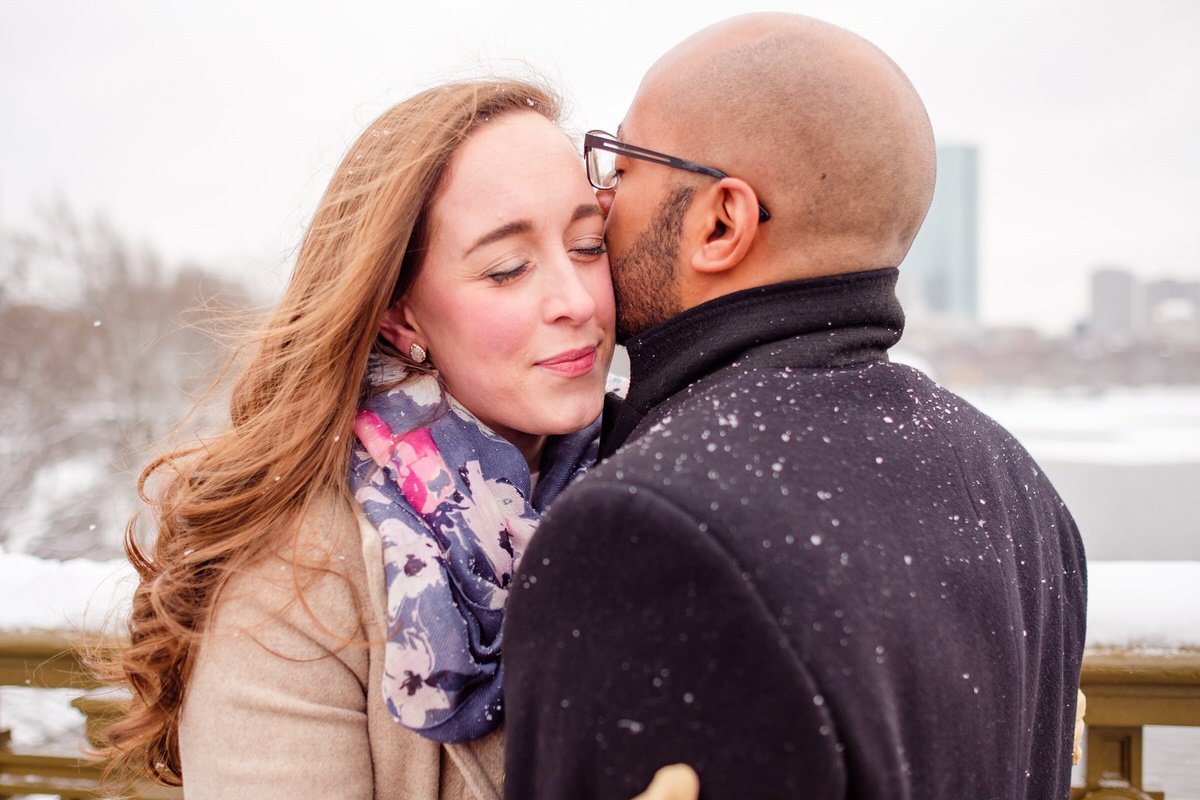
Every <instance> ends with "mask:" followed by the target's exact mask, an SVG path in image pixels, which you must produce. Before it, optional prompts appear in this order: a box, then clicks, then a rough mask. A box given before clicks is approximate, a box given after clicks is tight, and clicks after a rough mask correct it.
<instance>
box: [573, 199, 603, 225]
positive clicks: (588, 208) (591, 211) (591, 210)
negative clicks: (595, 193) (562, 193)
mask: <svg viewBox="0 0 1200 800" xmlns="http://www.w3.org/2000/svg"><path fill="white" fill-rule="evenodd" d="M603 216H604V212H603V211H601V210H600V206H599V204H597V203H580V204H579V205H578V206H576V207H575V213H574V214H572V215H571V222H579V220H581V219H587V218H588V217H603Z"/></svg>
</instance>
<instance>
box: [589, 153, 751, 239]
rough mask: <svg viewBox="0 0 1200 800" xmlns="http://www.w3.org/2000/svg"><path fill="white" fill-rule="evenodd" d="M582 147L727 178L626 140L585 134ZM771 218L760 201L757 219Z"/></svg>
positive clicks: (719, 172) (703, 167) (705, 167)
mask: <svg viewBox="0 0 1200 800" xmlns="http://www.w3.org/2000/svg"><path fill="white" fill-rule="evenodd" d="M584 147H585V148H586V147H591V148H595V149H597V150H607V151H608V152H610V153H616V154H617V155H628V156H632V157H634V158H638V159H641V160H642V161H650V162H653V163H655V164H664V165H666V166H668V167H675V168H676V169H683V170H687V171H688V172H698V173H700V174H701V175H709V176H711V177H713V178H717V179H718V180H721V179H724V178H728V177H729V174H728V173H726V172H722V171H721V170H719V169H716V168H715V167H708V166H705V165H704V164H698V163H696V162H695V161H688V160H687V159H686V158H676V157H675V156H669V155H667V154H666V153H659V152H657V151H655V150H647V149H646V148H645V147H638V146H637V145H636V144H628V143H627V142H618V141H615V140H613V139H605V138H604V137H603V136H596V135H594V134H590V133H589V134H587V135H586V136H585V137H584ZM770 218H771V212H770V211H767V208H766V206H764V205H763V204H762V203H759V204H758V221H759V222H766V221H767V220H769V219H770Z"/></svg>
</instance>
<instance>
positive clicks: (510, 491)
mask: <svg viewBox="0 0 1200 800" xmlns="http://www.w3.org/2000/svg"><path fill="white" fill-rule="evenodd" d="M599 425H600V422H599V420H597V421H596V422H595V423H593V424H592V425H590V426H589V427H587V428H585V429H583V430H581V431H577V432H576V433H572V434H568V435H566V436H552V437H550V438H549V440H548V441H547V443H546V449H545V451H544V453H543V456H542V461H541V469H540V471H539V480H538V482H537V488H536V490H534V491H532V492H531V491H530V484H531V483H532V480H531V477H530V473H529V467H528V466H527V464H526V462H525V458H524V457H523V456H522V455H521V453H520V452H519V451H518V450H517V448H516V447H514V446H513V445H512V444H510V443H509V442H508V441H506V440H505V439H502V438H501V437H499V436H498V435H496V434H495V433H493V432H492V431H491V430H490V429H489V428H487V427H486V426H485V425H483V424H482V423H481V422H479V420H478V419H476V418H475V417H474V416H473V415H472V414H471V413H470V412H469V411H467V410H466V409H465V408H463V407H462V406H461V405H459V404H458V403H457V402H455V401H454V400H453V398H448V397H446V396H445V394H444V392H443V391H442V389H441V387H440V386H439V384H438V382H437V379H436V378H433V377H430V376H413V377H411V378H409V379H408V380H406V381H405V382H404V383H403V384H401V385H400V386H398V387H396V388H394V389H391V390H389V391H386V392H383V393H381V394H378V395H376V396H374V397H373V398H371V399H370V400H369V401H368V402H367V404H366V405H365V406H364V407H363V408H362V409H361V410H360V411H359V413H358V417H357V418H356V421H355V433H356V435H357V438H358V441H357V442H356V446H355V448H354V452H353V456H352V459H351V470H350V472H351V474H350V487H351V490H352V491H353V492H354V496H355V498H356V499H357V500H358V502H359V504H360V505H361V506H362V509H363V511H364V513H365V514H366V516H367V519H369V520H370V521H371V523H372V524H373V525H374V526H375V528H376V529H377V530H378V531H379V534H380V536H381V537H382V538H383V554H384V571H385V572H384V574H385V579H386V585H387V610H388V631H387V643H386V646H385V659H384V660H385V664H384V679H383V682H384V685H383V693H384V700H385V701H386V703H387V706H388V708H389V710H390V711H391V713H392V715H393V716H394V717H395V718H396V720H397V721H399V722H400V723H401V724H403V725H405V726H406V727H408V728H411V729H412V730H414V731H416V732H417V733H420V734H421V735H423V736H426V737H428V738H430V739H433V740H436V741H439V742H463V741H468V740H470V739H476V738H479V737H481V736H483V735H485V734H487V733H489V732H490V731H492V730H494V729H495V728H496V727H498V726H499V725H500V723H501V721H502V720H503V709H502V689H503V674H504V670H503V665H502V662H501V658H500V656H501V650H502V649H503V642H502V638H503V637H502V635H501V623H502V622H503V619H504V606H505V603H506V601H507V599H508V587H509V583H510V581H511V580H512V576H513V575H514V574H516V569H517V564H518V562H519V561H520V558H521V554H522V553H523V552H524V550H525V548H526V546H527V545H528V543H529V538H530V537H531V536H532V535H533V531H534V528H535V527H536V526H537V523H538V520H539V518H540V515H541V513H542V512H543V511H544V510H545V508H546V506H547V505H548V504H549V503H550V502H551V501H552V500H553V499H554V498H555V497H557V496H558V493H559V492H561V491H562V490H563V489H564V488H565V487H566V486H567V484H568V483H570V482H571V481H573V480H575V479H576V478H578V477H579V476H580V475H582V474H583V473H584V472H585V471H586V470H587V469H588V467H590V466H591V465H592V464H593V463H595V460H596V453H597V450H598V437H599Z"/></svg>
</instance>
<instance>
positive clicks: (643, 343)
mask: <svg viewBox="0 0 1200 800" xmlns="http://www.w3.org/2000/svg"><path fill="white" fill-rule="evenodd" d="M898 276H899V270H897V269H896V268H894V267H889V268H885V269H876V270H870V271H867V272H854V273H850V274H846V275H831V276H827V277H821V278H810V279H807V280H797V281H787V282H784V283H776V284H771V285H769V286H760V287H756V288H753V289H746V290H744V291H740V292H735V293H733V294H729V295H725V296H724V297H718V298H716V299H715V300H710V301H708V302H707V303H703V304H701V305H698V306H696V307H695V308H691V309H688V310H687V311H684V312H683V313H682V314H678V315H676V316H674V317H672V318H671V319H669V320H667V321H666V322H663V323H661V324H659V325H656V326H655V327H653V328H651V329H649V330H647V331H644V332H643V333H641V334H639V335H638V336H635V337H633V338H632V339H630V340H629V341H627V342H626V343H625V347H626V349H627V350H628V351H629V367H630V386H629V395H628V398H627V400H626V401H625V403H626V404H627V406H628V407H626V408H625V409H623V410H622V415H623V417H624V419H623V420H620V421H618V420H615V419H614V420H613V423H612V424H611V425H610V423H609V420H608V419H606V420H605V423H606V424H605V432H604V436H603V437H602V438H603V439H604V443H603V445H602V446H601V455H602V456H605V455H608V454H610V453H611V452H612V451H613V450H615V449H616V447H617V446H619V445H620V444H621V443H622V442H623V440H624V436H627V435H628V434H629V433H630V432H631V431H632V430H633V427H635V426H636V420H637V419H640V418H641V417H642V416H644V415H645V414H647V413H648V412H649V411H650V410H651V409H652V408H654V407H655V406H657V405H658V404H660V403H662V402H663V401H664V400H666V399H667V398H669V397H671V396H672V395H674V394H676V393H677V392H679V391H681V390H682V389H684V388H686V387H687V386H688V385H689V384H692V383H695V382H696V381H697V380H699V379H701V378H703V377H704V376H706V375H709V374H711V373H713V372H715V371H716V370H718V369H720V368H722V367H725V366H727V365H729V364H732V363H734V362H735V361H736V362H738V363H740V364H742V365H746V364H747V363H749V364H753V365H757V366H763V367H768V366H790V367H801V368H803V367H809V368H819V367H835V366H843V365H846V364H856V363H861V362H864V361H883V360H886V359H887V349H888V348H889V347H891V346H892V345H894V344H895V343H896V342H897V341H899V339H900V334H901V332H902V331H903V329H904V312H903V310H902V309H901V308H900V302H899V301H898V300H897V299H896V292H895V289H896V279H897V277H898ZM617 410H618V409H615V408H610V407H606V408H605V416H606V417H610V415H611V414H613V413H614V412H616V411H617ZM630 422H632V423H633V424H632V425H631V424H630ZM622 423H623V424H622Z"/></svg>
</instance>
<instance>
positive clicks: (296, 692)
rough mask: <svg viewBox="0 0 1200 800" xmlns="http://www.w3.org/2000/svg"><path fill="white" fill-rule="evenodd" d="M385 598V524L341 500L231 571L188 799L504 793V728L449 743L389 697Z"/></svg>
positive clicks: (189, 698) (188, 749)
mask: <svg viewBox="0 0 1200 800" xmlns="http://www.w3.org/2000/svg"><path fill="white" fill-rule="evenodd" d="M296 563H303V564H305V565H309V566H308V567H306V568H303V569H296V568H294V566H293V565H294V564H296ZM385 603H386V593H385V588H384V576H383V545H382V542H381V540H380V537H379V534H378V532H377V531H376V530H375V529H374V527H372V526H371V524H370V523H369V522H368V521H367V520H366V519H365V517H363V516H362V514H361V513H360V512H359V511H358V509H357V508H355V507H352V506H351V505H350V504H348V503H346V502H344V501H338V502H332V501H331V502H328V503H326V504H325V505H324V506H323V507H322V508H321V509H320V511H319V513H316V514H314V515H312V517H311V519H310V521H309V523H308V524H307V526H306V530H305V535H304V536H303V537H302V539H301V543H300V545H299V547H298V549H297V552H296V553H295V554H293V553H292V551H291V550H290V549H289V550H288V551H287V552H286V553H285V554H283V555H281V556H279V557H276V558H272V559H268V560H267V561H265V562H263V563H262V564H260V565H258V566H256V567H254V568H253V569H251V570H250V571H248V572H246V573H244V574H240V575H237V576H236V577H234V578H233V579H232V580H231V581H230V582H229V584H228V585H227V587H226V589H225V590H224V592H223V593H222V595H221V598H220V600H219V602H218V604H217V608H216V613H215V616H214V618H213V620H212V622H211V624H210V626H209V630H208V631H207V632H206V634H205V637H204V639H203V640H202V641H201V643H200V648H199V651H198V654H197V660H196V663H195V668H194V671H193V673H192V675H191V676H190V680H189V682H188V686H187V691H186V694H185V698H184V707H183V716H182V720H181V724H180V730H179V739H180V751H181V756H182V761H183V780H184V787H183V788H184V793H185V794H186V796H187V798H188V800H211V798H258V799H259V800H272V799H273V798H279V800H296V798H301V797H320V798H339V799H341V798H344V799H345V800H384V799H385V798H387V799H389V800H392V799H394V800H401V799H403V800H442V799H445V800H459V798H462V800H499V798H500V794H501V786H502V783H503V756H504V737H503V731H502V730H499V731H495V732H493V733H492V734H490V735H488V736H486V737H484V738H483V739H480V740H477V741H475V742H470V743H466V744H459V745H440V744H438V743H437V742H434V741H431V740H429V739H425V738H423V737H421V736H419V735H417V734H416V733H413V732H412V731H410V730H409V729H407V728H404V727H402V726H401V725H400V724H399V723H397V722H395V721H394V720H393V718H392V716H391V714H390V712H389V711H388V709H387V707H386V706H385V705H384V702H383V691H382V681H383V650H384V631H385V629H386V627H385V619H386V611H385Z"/></svg>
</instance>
